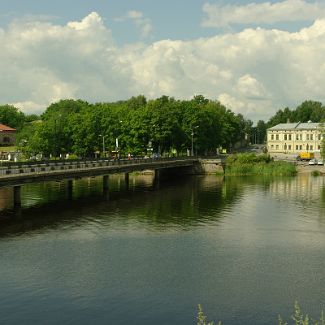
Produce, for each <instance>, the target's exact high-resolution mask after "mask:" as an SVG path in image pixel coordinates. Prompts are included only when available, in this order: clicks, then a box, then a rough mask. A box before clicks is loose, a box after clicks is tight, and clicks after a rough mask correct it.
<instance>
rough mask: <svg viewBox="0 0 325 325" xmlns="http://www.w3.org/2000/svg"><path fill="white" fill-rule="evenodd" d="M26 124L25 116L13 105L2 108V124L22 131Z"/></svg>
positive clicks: (0, 111) (0, 112)
mask: <svg viewBox="0 0 325 325" xmlns="http://www.w3.org/2000/svg"><path fill="white" fill-rule="evenodd" d="M24 122H25V114H24V113H22V112H20V111H19V109H18V108H17V107H14V106H12V105H2V106H0V123H2V124H5V125H8V126H10V127H12V128H15V129H20V128H21V127H22V126H23V124H24Z"/></svg>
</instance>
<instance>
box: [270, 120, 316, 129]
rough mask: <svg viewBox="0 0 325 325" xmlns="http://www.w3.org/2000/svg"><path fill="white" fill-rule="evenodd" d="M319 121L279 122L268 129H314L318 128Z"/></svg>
mask: <svg viewBox="0 0 325 325" xmlns="http://www.w3.org/2000/svg"><path fill="white" fill-rule="evenodd" d="M320 126H321V125H320V123H313V122H307V123H300V122H298V123H280V124H278V125H275V126H273V127H271V128H269V129H268V130H271V131H280V130H281V131H282V130H288V131H289V130H315V129H319V128H320Z"/></svg>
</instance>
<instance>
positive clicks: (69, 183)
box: [68, 179, 73, 200]
mask: <svg viewBox="0 0 325 325" xmlns="http://www.w3.org/2000/svg"><path fill="white" fill-rule="evenodd" d="M72 195H73V180H72V179H69V180H68V199H69V200H71V199H72Z"/></svg>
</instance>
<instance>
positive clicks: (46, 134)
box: [0, 96, 253, 157]
mask: <svg viewBox="0 0 325 325" xmlns="http://www.w3.org/2000/svg"><path fill="white" fill-rule="evenodd" d="M15 114H18V115H19V116H20V115H21V114H22V113H19V112H18V111H16V112H15ZM22 115H23V114H22ZM0 119H1V107H0ZM2 122H3V123H5V122H6V123H7V124H8V125H10V126H13V127H17V128H18V130H19V132H18V139H17V143H18V144H19V146H20V148H21V150H23V151H25V152H26V153H27V154H30V155H32V154H36V153H42V154H43V155H45V156H50V155H52V156H56V157H57V156H58V155H59V154H65V153H70V154H71V153H74V154H76V155H77V156H79V157H87V156H92V155H93V154H94V153H95V152H103V151H104V150H105V151H108V152H110V151H113V150H116V149H117V148H116V147H117V146H118V149H119V151H120V152H121V153H122V154H127V153H132V154H134V155H144V154H147V153H149V152H151V151H153V152H159V153H160V154H162V155H163V154H176V153H177V154H181V153H182V154H185V153H186V152H188V151H191V149H192V148H194V151H195V153H198V154H211V153H216V150H217V148H220V147H222V148H227V149H232V148H234V147H235V145H236V144H238V143H239V142H240V141H243V140H244V139H245V138H246V139H249V137H250V132H251V128H252V124H253V123H252V122H251V121H250V120H246V119H244V117H243V116H242V115H240V114H235V113H233V112H232V111H231V110H229V109H227V108H226V107H225V106H223V105H221V104H220V103H219V102H218V101H212V100H209V99H206V98H204V97H203V96H195V97H194V98H193V99H191V100H175V99H174V98H171V97H167V96H163V97H160V98H157V99H154V100H147V99H146V98H145V97H144V96H138V97H132V98H130V99H129V100H126V101H119V102H114V103H96V104H90V103H88V102H86V101H82V100H72V99H71V100H61V101H59V102H57V103H53V104H51V105H50V106H49V107H48V108H47V109H46V111H45V112H44V113H43V114H42V115H41V116H39V117H38V119H37V118H36V117H35V116H22V122H20V123H17V124H13V123H10V122H9V121H8V122H7V121H5V120H2Z"/></svg>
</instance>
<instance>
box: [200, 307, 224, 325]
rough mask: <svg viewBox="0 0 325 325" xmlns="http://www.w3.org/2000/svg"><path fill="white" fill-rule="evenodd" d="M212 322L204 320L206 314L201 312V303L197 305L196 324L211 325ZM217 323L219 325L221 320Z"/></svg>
mask: <svg viewBox="0 0 325 325" xmlns="http://www.w3.org/2000/svg"><path fill="white" fill-rule="evenodd" d="M213 324H214V322H208V323H207V321H206V316H205V315H204V313H203V310H202V307H201V305H198V314H197V325H213ZM218 325H221V322H219V323H218Z"/></svg>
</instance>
